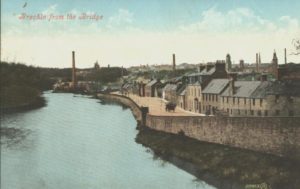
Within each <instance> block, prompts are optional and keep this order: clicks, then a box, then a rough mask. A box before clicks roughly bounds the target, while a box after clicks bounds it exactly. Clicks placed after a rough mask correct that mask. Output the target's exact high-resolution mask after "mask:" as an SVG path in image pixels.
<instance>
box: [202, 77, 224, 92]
mask: <svg viewBox="0 0 300 189" xmlns="http://www.w3.org/2000/svg"><path fill="white" fill-rule="evenodd" d="M228 84H229V79H213V80H212V81H211V82H209V84H208V85H207V86H206V87H205V88H204V90H203V91H202V93H209V94H220V93H221V92H222V91H223V90H224V89H225V87H226V86H228Z"/></svg>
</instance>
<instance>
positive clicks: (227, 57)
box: [226, 54, 232, 71]
mask: <svg viewBox="0 0 300 189" xmlns="http://www.w3.org/2000/svg"><path fill="white" fill-rule="evenodd" d="M226 68H227V69H226V70H227V71H231V69H232V62H231V57H230V54H227V55H226Z"/></svg>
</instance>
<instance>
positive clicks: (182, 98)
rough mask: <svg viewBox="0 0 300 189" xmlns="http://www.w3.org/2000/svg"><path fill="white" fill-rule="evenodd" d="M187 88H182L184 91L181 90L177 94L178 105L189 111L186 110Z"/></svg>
mask: <svg viewBox="0 0 300 189" xmlns="http://www.w3.org/2000/svg"><path fill="white" fill-rule="evenodd" d="M186 96H187V95H186V87H185V86H184V87H182V90H179V91H178V94H177V105H178V106H179V107H180V108H182V109H187V108H186V104H187V102H186Z"/></svg>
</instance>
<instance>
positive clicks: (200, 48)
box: [1, 0, 300, 68]
mask: <svg viewBox="0 0 300 189" xmlns="http://www.w3.org/2000/svg"><path fill="white" fill-rule="evenodd" d="M299 10H300V1H299V0H286V1H282V0H264V1H261V0H251V1H250V0H249V1H246V0H226V1H225V0H218V1H214V0H186V1H182V0H164V1H162V0H151V1H150V0H122V1H121V0H120V1H119V0H89V1H86V0H64V1H59V0H43V1H38V0H1V60H2V61H14V62H22V63H25V64H27V65H34V66H41V67H59V68H63V67H70V66H71V62H72V60H71V57H72V54H71V52H72V51H75V53H76V66H77V67H80V68H86V67H92V66H93V64H94V63H95V62H96V61H98V63H99V64H100V66H107V65H108V64H109V65H110V66H124V67H129V66H136V65H145V64H149V65H154V64H171V62H172V54H173V53H175V54H176V62H177V64H180V63H193V64H197V63H205V62H212V61H216V60H222V59H225V57H226V54H227V53H229V54H230V55H231V58H232V61H233V62H234V63H238V62H239V60H241V59H243V60H245V62H247V63H253V62H255V54H256V53H258V52H259V53H261V60H262V62H265V63H269V62H270V61H271V59H272V56H273V55H272V54H273V52H274V50H275V51H276V53H277V56H278V59H279V63H283V61H284V54H283V52H284V48H286V49H287V54H288V57H287V59H288V62H297V63H300V56H299V55H298V56H295V55H292V53H293V52H294V49H295V48H294V46H293V43H292V42H293V39H300V13H299ZM83 14H85V15H88V16H89V17H85V18H84V19H81V18H82V17H81V16H82V15H83ZM68 15H69V16H70V15H73V16H76V17H75V18H74V17H73V19H70V17H68ZM22 16H24V17H23V19H22ZM37 16H44V17H43V18H44V19H37ZM95 18H98V19H95Z"/></svg>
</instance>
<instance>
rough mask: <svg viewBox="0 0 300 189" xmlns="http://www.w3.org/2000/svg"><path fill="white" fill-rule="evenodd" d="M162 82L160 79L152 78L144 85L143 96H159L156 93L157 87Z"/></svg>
mask: <svg viewBox="0 0 300 189" xmlns="http://www.w3.org/2000/svg"><path fill="white" fill-rule="evenodd" d="M161 85H162V83H161V82H160V80H156V79H153V80H151V81H150V82H149V83H147V84H146V85H145V96H147V97H156V96H159V95H158V94H157V89H158V88H159V87H161Z"/></svg>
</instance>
